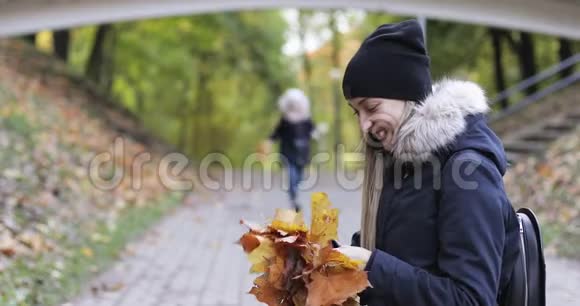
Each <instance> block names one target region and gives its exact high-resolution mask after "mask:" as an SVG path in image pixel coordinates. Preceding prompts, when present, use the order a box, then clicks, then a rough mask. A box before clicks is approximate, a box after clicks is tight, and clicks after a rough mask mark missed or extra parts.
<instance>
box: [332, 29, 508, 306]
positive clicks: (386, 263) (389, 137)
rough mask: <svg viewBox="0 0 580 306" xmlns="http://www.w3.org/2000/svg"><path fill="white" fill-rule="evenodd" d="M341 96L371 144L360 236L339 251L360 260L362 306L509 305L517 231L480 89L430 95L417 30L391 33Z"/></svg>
mask: <svg viewBox="0 0 580 306" xmlns="http://www.w3.org/2000/svg"><path fill="white" fill-rule="evenodd" d="M343 92H344V95H345V97H346V99H347V100H348V102H349V104H350V106H351V107H352V108H353V110H354V112H355V114H356V116H357V118H358V120H359V124H360V128H361V130H362V134H363V135H364V136H363V137H364V139H365V140H366V153H365V154H366V169H365V171H366V172H365V180H364V188H363V208H362V211H363V213H362V220H361V221H362V222H361V224H362V226H361V232H360V237H358V236H357V235H355V237H354V238H353V244H355V245H358V246H352V247H351V246H343V247H339V248H338V250H339V251H341V252H343V253H344V254H346V255H348V256H350V257H353V258H356V259H359V260H361V261H363V262H364V263H365V264H364V265H363V266H364V269H365V270H367V271H368V276H369V281H370V283H371V285H372V288H371V289H368V290H367V291H365V292H363V294H362V295H361V302H362V304H367V305H389V306H422V305H425V306H434V305H441V306H452V305H458V306H470V305H474V306H475V305H478V306H492V305H498V304H500V300H501V293H502V291H503V290H504V289H505V288H506V286H507V284H508V281H509V279H510V275H511V271H512V269H513V266H514V262H515V259H516V258H517V256H518V252H519V247H518V234H519V232H518V230H519V229H518V222H517V218H516V215H515V212H514V210H513V208H512V206H511V204H510V202H509V200H508V198H507V196H506V193H505V190H504V186H503V181H502V176H503V174H504V172H505V170H506V158H505V154H504V150H503V147H502V144H501V142H500V140H499V139H498V138H497V136H496V135H495V134H494V133H493V132H492V131H491V130H490V129H489V127H488V126H487V123H486V118H485V113H486V112H487V111H488V105H487V103H486V98H485V96H484V93H483V91H482V89H481V88H480V87H478V86H477V85H475V84H473V83H470V82H463V81H453V80H444V81H442V82H440V83H438V84H435V85H434V86H432V84H431V79H430V70H429V58H428V56H427V54H426V51H425V46H424V42H423V34H422V31H421V28H420V26H419V24H418V23H417V22H416V21H414V20H410V21H405V22H402V23H399V24H390V25H383V26H381V27H379V28H378V29H377V30H376V31H375V32H374V33H373V34H371V35H370V36H369V37H368V38H367V39H366V40H365V41H364V42H363V44H362V46H361V47H360V49H359V51H358V52H357V53H356V54H355V55H354V57H353V58H352V60H351V61H350V63H349V64H348V67H347V69H346V72H345V76H344V80H343Z"/></svg>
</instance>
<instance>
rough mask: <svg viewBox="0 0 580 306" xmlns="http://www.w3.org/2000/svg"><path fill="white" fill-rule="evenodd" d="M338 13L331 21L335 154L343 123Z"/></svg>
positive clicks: (331, 15) (332, 16)
mask: <svg viewBox="0 0 580 306" xmlns="http://www.w3.org/2000/svg"><path fill="white" fill-rule="evenodd" d="M336 14H337V13H336V11H332V12H331V13H330V19H329V28H330V30H331V32H332V55H331V59H332V68H331V69H333V71H332V82H333V91H334V150H335V154H337V153H338V147H339V145H340V144H342V123H341V116H340V107H341V99H340V95H341V93H340V84H339V81H340V79H339V77H338V75H335V73H336V72H337V71H339V70H340V50H341V41H340V32H339V31H338V25H337V21H336Z"/></svg>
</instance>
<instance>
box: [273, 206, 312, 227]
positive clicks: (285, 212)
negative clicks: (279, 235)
mask: <svg viewBox="0 0 580 306" xmlns="http://www.w3.org/2000/svg"><path fill="white" fill-rule="evenodd" d="M270 227H271V228H273V229H276V230H279V231H284V232H287V233H295V232H306V231H308V228H307V227H306V224H305V223H304V216H303V215H302V213H301V212H299V213H297V212H296V211H294V210H291V209H276V215H275V216H274V220H273V221H272V223H271V224H270Z"/></svg>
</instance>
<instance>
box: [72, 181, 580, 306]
mask: <svg viewBox="0 0 580 306" xmlns="http://www.w3.org/2000/svg"><path fill="white" fill-rule="evenodd" d="M315 190H316V191H325V192H327V193H328V194H329V196H330V198H331V201H332V202H333V203H334V205H335V206H337V207H339V208H340V209H341V221H343V222H342V223H341V225H340V227H339V229H340V232H339V236H340V240H342V241H349V240H350V239H349V238H350V234H351V233H352V232H353V231H354V230H355V229H356V228H357V227H358V222H359V221H358V220H359V216H360V212H359V209H358V203H359V194H358V192H353V191H345V190H342V189H340V188H338V187H336V186H335V185H333V184H324V183H322V184H319V185H318V186H317V187H316V188H315ZM307 197H308V194H307V193H303V194H302V198H303V200H302V202H303V203H307V202H308V199H307ZM286 199H287V198H286V195H285V193H283V192H282V191H281V190H280V189H279V188H277V189H274V190H271V191H252V192H243V191H241V190H238V191H232V192H227V193H221V194H219V195H218V194H214V195H209V196H207V197H205V198H204V197H203V196H198V195H194V196H192V197H191V199H189V200H188V201H187V203H186V204H185V205H184V206H183V207H181V208H179V209H177V210H176V211H174V212H173V213H172V214H170V215H168V216H167V217H165V218H164V219H163V220H162V221H161V222H160V223H159V224H158V225H156V226H155V227H154V228H153V229H151V231H150V232H149V233H148V234H146V235H145V236H144V237H142V238H141V239H140V240H139V241H136V242H134V243H132V244H131V245H130V246H129V247H128V251H127V252H125V253H126V254H125V255H124V256H123V257H122V258H121V260H120V261H119V262H118V263H116V264H115V265H114V266H113V267H112V268H111V269H110V270H109V271H107V272H105V273H103V275H101V276H100V277H98V278H96V279H95V280H94V281H93V282H92V283H91V284H90V286H89V287H88V288H87V289H86V291H85V292H84V293H83V294H82V295H81V296H79V297H78V298H76V299H75V300H73V301H71V302H70V303H67V304H66V305H67V306H197V305H199V306H210V305H240V306H249V305H258V303H257V302H256V301H255V300H254V299H253V297H252V296H250V295H248V294H246V293H245V292H247V291H248V290H249V288H250V287H251V284H252V279H253V277H255V276H253V275H250V274H249V273H247V271H248V269H249V264H248V263H247V261H246V259H245V255H243V252H242V250H241V249H240V247H239V246H238V245H236V244H234V242H235V241H236V239H237V238H238V237H239V236H240V235H241V234H242V233H243V232H244V228H242V227H241V226H240V225H239V224H238V221H239V220H240V218H244V219H248V220H256V221H263V220H266V219H267V218H268V217H271V216H272V215H273V212H274V209H275V208H276V207H283V206H285V205H288V204H287V200H286ZM305 214H306V220H309V216H308V215H309V213H308V211H306V212H305ZM548 276H549V282H548V286H547V287H548V305H549V306H560V305H580V264H579V263H577V262H573V261H567V260H562V259H556V258H549V260H548ZM102 287H107V289H104V290H102V289H99V290H95V289H94V288H102ZM91 288H93V289H92V290H91Z"/></svg>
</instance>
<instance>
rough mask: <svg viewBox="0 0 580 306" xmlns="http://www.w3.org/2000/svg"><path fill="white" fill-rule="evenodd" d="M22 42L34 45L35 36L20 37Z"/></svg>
mask: <svg viewBox="0 0 580 306" xmlns="http://www.w3.org/2000/svg"><path fill="white" fill-rule="evenodd" d="M22 40H24V41H26V42H28V43H30V44H32V45H36V34H34V33H33V34H28V35H24V36H22Z"/></svg>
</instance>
